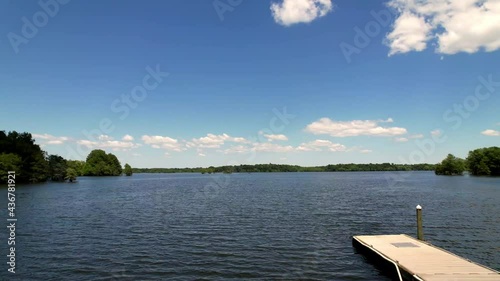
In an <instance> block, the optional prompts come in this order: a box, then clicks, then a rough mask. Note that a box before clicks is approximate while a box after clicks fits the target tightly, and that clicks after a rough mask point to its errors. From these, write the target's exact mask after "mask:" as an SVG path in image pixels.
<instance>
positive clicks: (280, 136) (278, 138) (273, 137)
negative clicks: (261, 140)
mask: <svg viewBox="0 0 500 281" xmlns="http://www.w3.org/2000/svg"><path fill="white" fill-rule="evenodd" d="M259 134H261V135H263V136H264V137H265V138H266V139H267V141H287V140H288V137H287V136H285V135H283V134H276V135H275V134H264V132H262V131H260V132H259Z"/></svg>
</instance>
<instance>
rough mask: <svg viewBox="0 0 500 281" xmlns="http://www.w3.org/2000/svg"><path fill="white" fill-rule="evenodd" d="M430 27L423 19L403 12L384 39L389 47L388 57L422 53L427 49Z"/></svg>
mask: <svg viewBox="0 0 500 281" xmlns="http://www.w3.org/2000/svg"><path fill="white" fill-rule="evenodd" d="M430 31H431V26H430V25H429V24H428V23H426V22H425V19H424V17H419V16H417V15H415V14H412V13H408V12H404V13H402V14H401V15H400V16H399V17H398V18H397V19H396V22H395V23H394V29H393V30H392V32H390V33H389V34H388V35H387V37H386V39H387V44H388V45H389V47H390V51H389V56H391V55H394V54H397V53H407V52H409V51H422V50H424V49H425V48H426V47H427V43H426V42H427V40H429V37H430Z"/></svg>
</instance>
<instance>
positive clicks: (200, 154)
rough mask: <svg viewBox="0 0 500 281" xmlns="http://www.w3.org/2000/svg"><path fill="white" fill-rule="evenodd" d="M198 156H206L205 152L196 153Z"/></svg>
mask: <svg viewBox="0 0 500 281" xmlns="http://www.w3.org/2000/svg"><path fill="white" fill-rule="evenodd" d="M198 156H201V157H205V156H207V155H206V154H203V153H198Z"/></svg>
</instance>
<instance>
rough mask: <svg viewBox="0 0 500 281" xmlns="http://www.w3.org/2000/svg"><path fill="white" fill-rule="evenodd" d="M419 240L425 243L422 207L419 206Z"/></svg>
mask: <svg viewBox="0 0 500 281" xmlns="http://www.w3.org/2000/svg"><path fill="white" fill-rule="evenodd" d="M417 239H418V240H421V241H424V229H423V226H422V206H420V205H417Z"/></svg>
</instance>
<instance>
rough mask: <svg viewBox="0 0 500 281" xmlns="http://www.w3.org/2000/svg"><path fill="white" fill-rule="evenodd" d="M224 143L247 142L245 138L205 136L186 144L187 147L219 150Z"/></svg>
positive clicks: (226, 135)
mask: <svg viewBox="0 0 500 281" xmlns="http://www.w3.org/2000/svg"><path fill="white" fill-rule="evenodd" d="M225 142H236V143H247V142H248V141H247V140H246V139H245V138H242V137H231V136H230V135H228V134H222V135H214V134H207V136H205V137H201V138H198V139H193V140H192V141H191V142H188V143H187V146H188V147H198V148H219V147H221V146H222V145H224V143H225Z"/></svg>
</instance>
